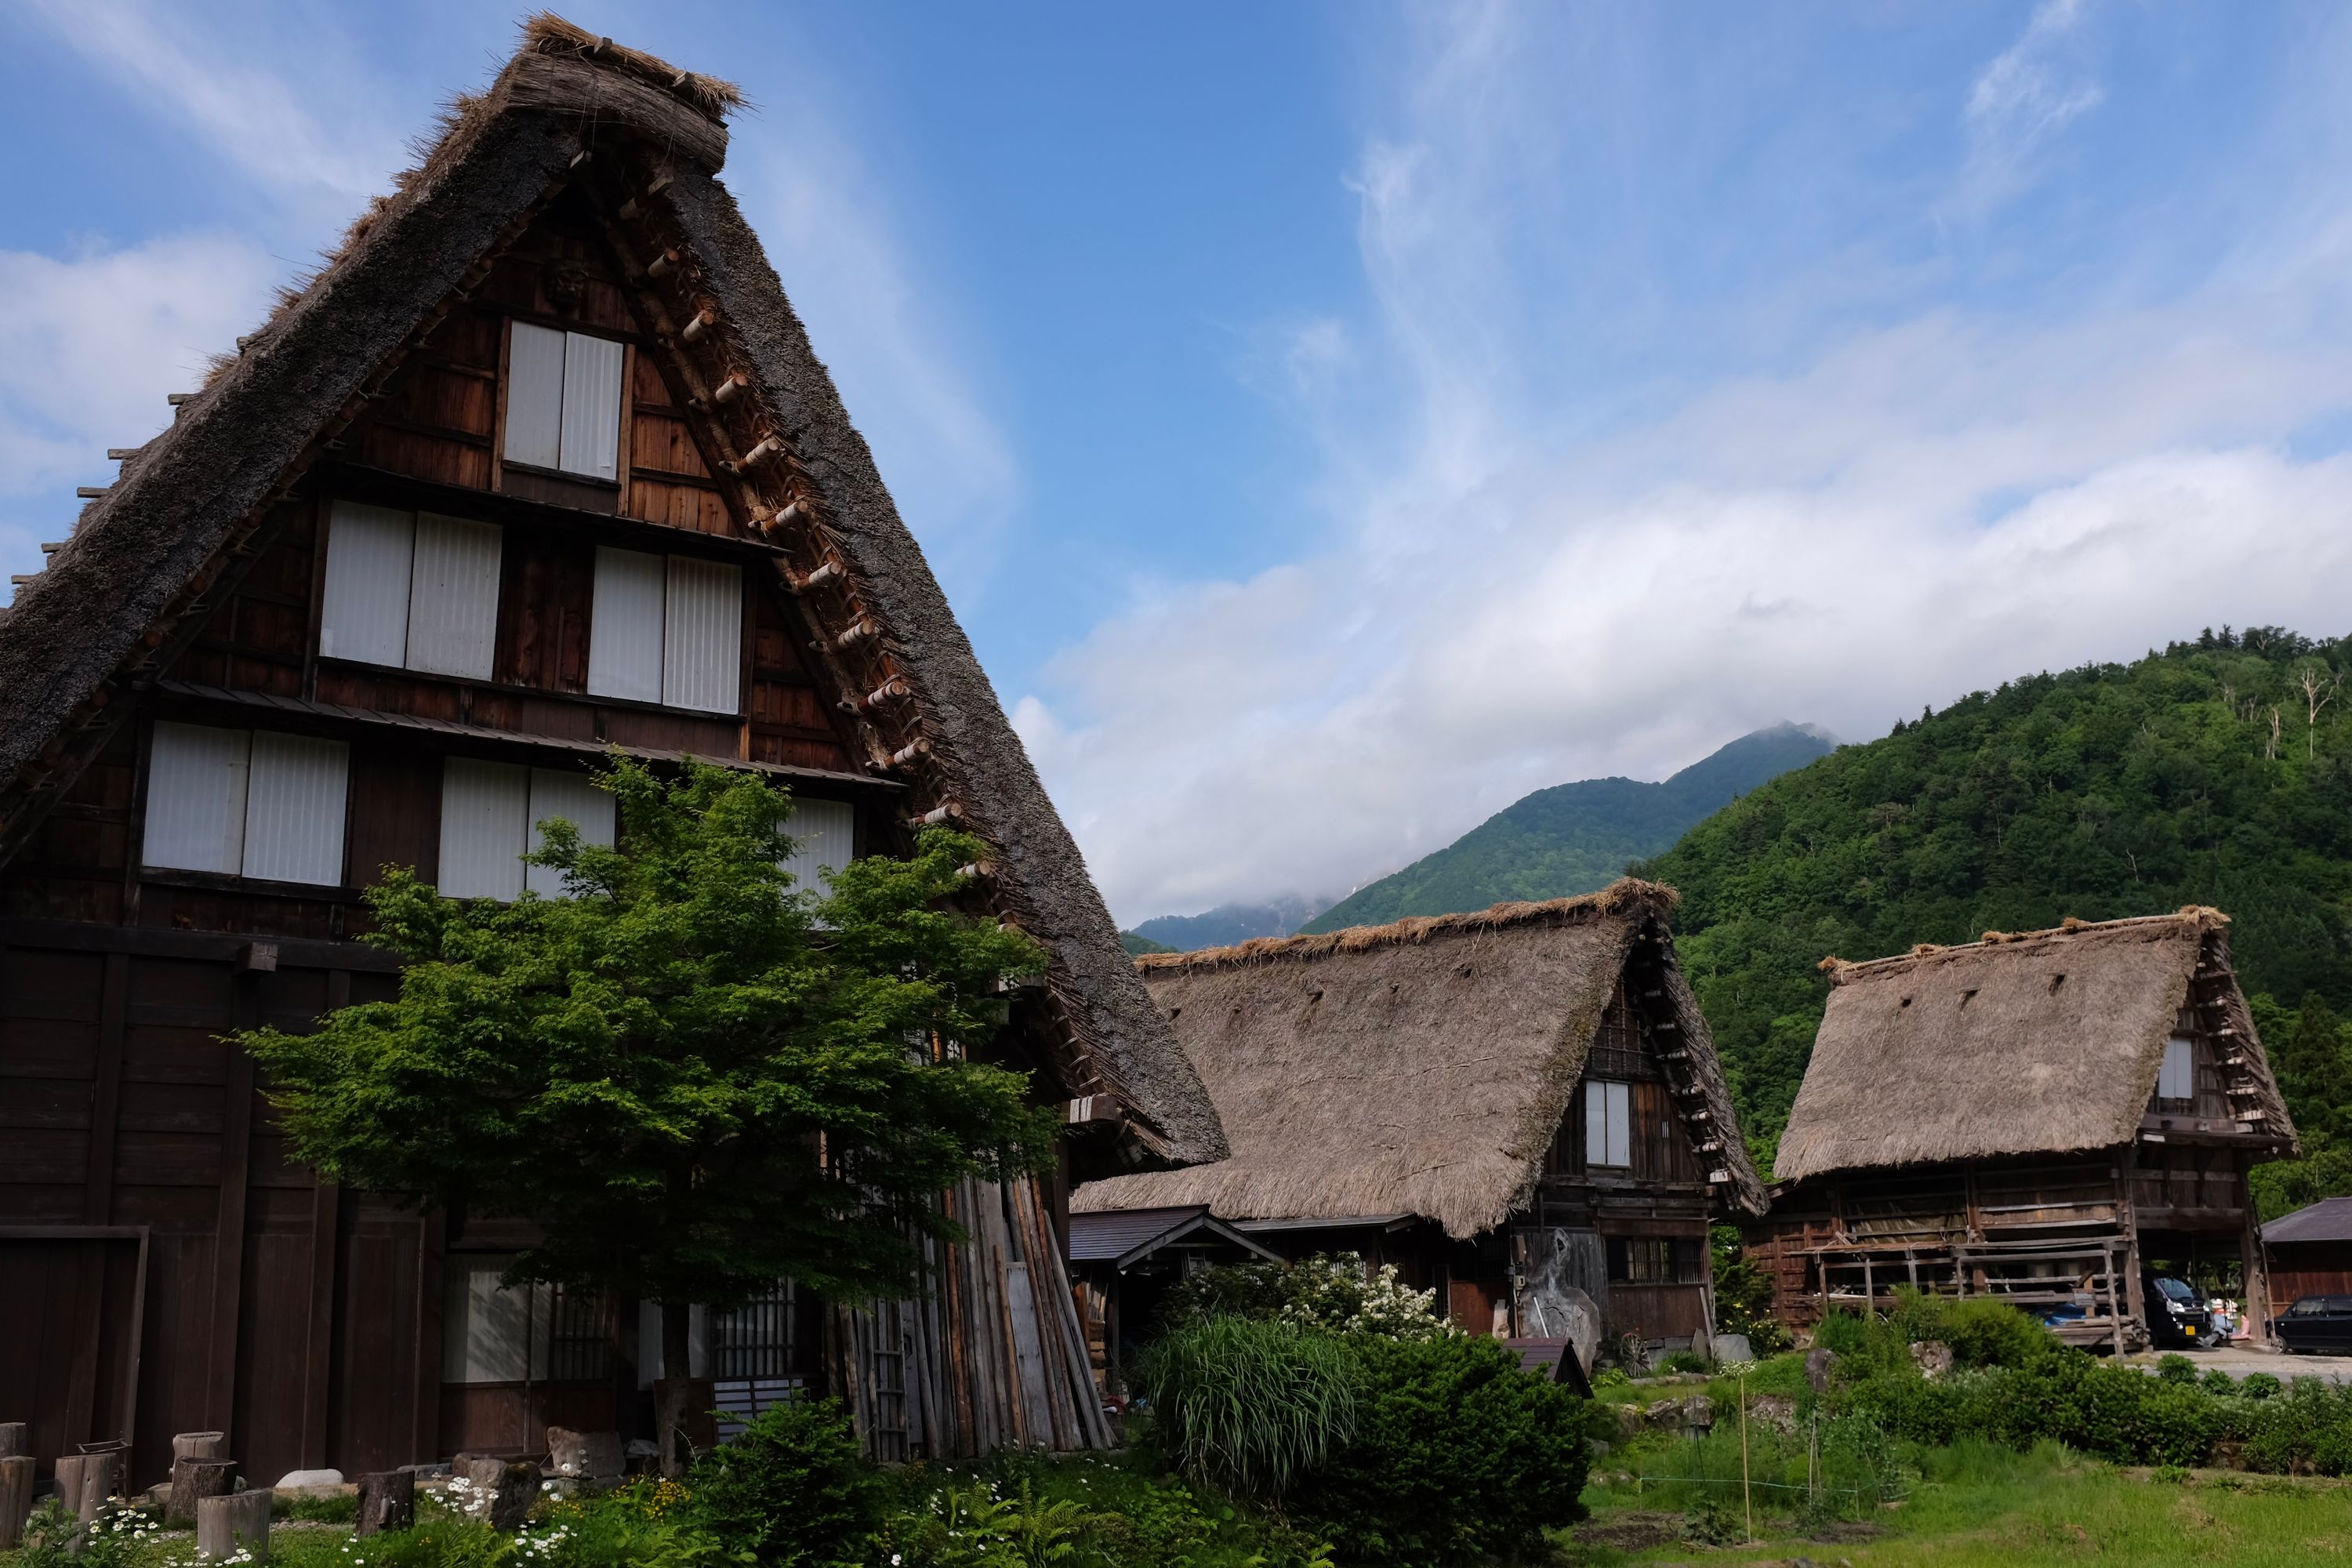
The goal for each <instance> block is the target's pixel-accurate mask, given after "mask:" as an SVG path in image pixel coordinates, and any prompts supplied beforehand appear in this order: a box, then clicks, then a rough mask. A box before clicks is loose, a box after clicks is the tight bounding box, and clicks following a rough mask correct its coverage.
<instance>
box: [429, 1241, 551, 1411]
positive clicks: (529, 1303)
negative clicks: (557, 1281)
mask: <svg viewBox="0 0 2352 1568" xmlns="http://www.w3.org/2000/svg"><path fill="white" fill-rule="evenodd" d="M513 1261H514V1260H513V1259H512V1258H481V1257H469V1256H467V1254H465V1253H454V1254H451V1255H450V1256H449V1258H448V1259H447V1260H446V1262H445V1263H444V1265H443V1268H445V1269H446V1274H447V1283H446V1285H444V1286H443V1288H442V1289H443V1296H442V1310H443V1314H444V1316H443V1325H442V1341H441V1343H442V1346H443V1350H442V1352H441V1378H442V1381H443V1382H444V1383H520V1382H521V1381H523V1378H524V1376H525V1375H526V1371H525V1364H524V1357H525V1355H526V1354H528V1355H529V1357H530V1363H531V1364H530V1367H529V1371H528V1375H530V1376H531V1377H534V1378H543V1377H545V1376H546V1375H547V1358H548V1341H549V1329H550V1327H551V1323H552V1321H553V1319H554V1312H555V1292H554V1289H553V1288H552V1287H550V1286H546V1285H530V1284H527V1285H517V1286H515V1287H514V1288H513V1289H499V1275H500V1274H502V1273H504V1272H505V1271H506V1268H507V1266H508V1265H509V1264H510V1263H512V1262H513Z"/></svg>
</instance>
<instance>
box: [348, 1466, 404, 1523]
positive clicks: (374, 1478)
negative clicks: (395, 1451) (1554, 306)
mask: <svg viewBox="0 0 2352 1568" xmlns="http://www.w3.org/2000/svg"><path fill="white" fill-rule="evenodd" d="M415 1522H416V1472H415V1470H378V1471H376V1472H375V1473H374V1474H373V1475H365V1476H362V1477H361V1478H360V1511H359V1518H358V1520H357V1521H356V1522H355V1523H354V1524H353V1525H352V1534H353V1535H354V1536H364V1535H373V1534H374V1533H375V1532H376V1531H379V1530H406V1529H407V1528H408V1527H409V1526H410V1525H412V1524H414V1523H415Z"/></svg>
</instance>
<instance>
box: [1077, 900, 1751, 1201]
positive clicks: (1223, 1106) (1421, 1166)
mask: <svg viewBox="0 0 2352 1568" xmlns="http://www.w3.org/2000/svg"><path fill="white" fill-rule="evenodd" d="M1674 902H1675V895H1674V892H1673V890H1672V889H1666V888H1661V887H1657V886H1654V885H1653V884H1650V883H1645V882H1637V881H1633V880H1631V879H1628V880H1624V881H1621V882H1618V883H1617V884H1615V885H1614V886H1612V887H1611V888H1608V889H1604V890H1603V891H1601V892H1599V893H1594V894H1591V895H1588V896H1586V897H1583V898H1577V899H1558V900H1550V901H1548V902H1544V903H1522V904H1498V905H1496V907H1495V908H1493V909H1491V910H1480V911H1478V912H1476V913H1475V914H1465V915H1443V916H1438V917H1435V918H1432V919H1414V920H1407V921H1397V922H1395V923H1394V924H1391V925H1384V926H1363V927H1355V928H1351V929H1349V930H1347V931H1332V932H1328V933H1326V934H1322V935H1317V936H1299V937H1282V938H1267V939H1262V940H1259V941H1255V942H1244V943H1241V944H1240V945H1238V946H1235V947H1228V948H1215V949H1211V950H1209V951H1207V952H1194V953H1172V954H1171V953H1153V954H1150V955H1147V956H1145V957H1143V958H1140V959H1139V960H1137V961H1136V962H1137V966H1138V967H1139V969H1141V970H1142V972H1143V973H1144V976H1145V979H1146V982H1147V983H1148V984H1150V988H1151V994H1152V997H1153V999H1154V1000H1156V1001H1157V1002H1159V1004H1160V1005H1161V1006H1162V1007H1163V1008H1164V1009H1166V1011H1167V1013H1168V1016H1169V1019H1170V1021H1171V1023H1172V1024H1173V1025H1174V1026H1175V1029H1176V1036H1177V1038H1178V1040H1179V1041H1180V1042H1181V1044H1182V1045H1183V1047H1184V1050H1185V1053H1186V1055H1187V1056H1189V1057H1190V1058H1192V1065H1193V1067H1194V1068H1195V1069H1196V1070H1198V1072H1199V1073H1200V1075H1201V1077H1202V1080H1203V1081H1204V1082H1206V1083H1207V1085H1208V1086H1209V1092H1210V1095H1211V1096H1212V1098H1213V1099H1214V1100H1215V1101H1216V1103H1217V1110H1218V1112H1219V1115H1220V1117H1221V1118H1222V1120H1223V1123H1224V1127H1225V1133H1226V1136H1227V1138H1228V1139H1229V1140H1230V1141H1231V1142H1232V1144H1233V1149H1234V1152H1233V1156H1232V1158H1230V1159H1228V1160H1225V1161H1223V1162H1221V1163H1217V1164H1213V1165H1202V1166H1196V1167H1194V1168H1192V1169H1191V1170H1185V1171H1173V1172H1155V1173H1144V1174H1139V1175H1131V1176H1118V1177H1114V1178H1112V1179H1110V1180H1108V1181H1102V1182H1095V1183H1091V1184H1087V1186H1085V1187H1082V1188H1080V1189H1079V1190H1078V1192H1077V1194H1075V1196H1074V1197H1073V1199H1072V1206H1073V1207H1074V1208H1076V1209H1078V1210H1081V1211H1100V1210H1109V1209H1129V1208H1145V1207H1152V1206H1157V1205H1175V1204H1206V1205H1209V1207H1210V1208H1211V1210H1212V1211H1213V1212H1214V1213H1215V1214H1216V1215H1219V1216H1220V1217H1222V1218H1226V1219H1347V1218H1353V1217H1356V1216H1359V1215H1381V1214H1415V1215H1423V1216H1424V1217H1426V1218H1429V1219H1433V1220H1435V1221H1437V1222H1438V1223H1439V1224H1441V1225H1442V1226H1444V1228H1445V1230H1446V1232H1447V1234H1448V1235H1451V1236H1454V1237H1468V1236H1475V1235H1476V1234H1477V1233H1479V1232H1480V1231H1484V1230H1488V1229H1492V1228H1493V1227H1494V1226H1497V1225H1499V1224H1501V1223H1502V1222H1503V1220H1504V1219H1505V1218H1506V1217H1507V1215H1509V1214H1510V1213H1511V1212H1512V1211H1513V1210H1514V1209H1515V1208H1517V1207H1518V1206H1519V1205H1522V1204H1524V1203H1525V1202H1526V1201H1527V1199H1528V1195H1529V1194H1531V1193H1532V1191H1533V1189H1534V1185H1535V1182H1536V1178H1537V1176H1538V1174H1539V1173H1540V1171H1541V1169H1542V1163H1543V1157H1544V1153H1545V1151H1546V1150H1547V1149H1549V1146H1550V1144H1551V1141H1552V1137H1553V1134H1554V1133H1555V1132H1556V1131H1558V1129H1559V1122H1560V1118H1561V1116H1562V1115H1563V1114H1565V1112H1566V1110H1567V1109H1568V1105H1569V1100H1570V1096H1571V1095H1572V1094H1573V1092H1574V1090H1575V1088H1576V1082H1577V1079H1579V1077H1580V1076H1581V1074H1582V1073H1583V1070H1584V1063H1585V1058H1586V1056H1587V1054H1588V1052H1589V1051H1590V1050H1591V1045H1592V1039H1593V1035H1594V1032H1595V1031H1596V1030H1597V1028H1598V1027H1599V1026H1600V1023H1601V1015H1602V1013H1603V1012H1604V1011H1605V1010H1606V1009H1607V1007H1608V1005H1609V1000H1610V997H1611V995H1612V993H1613V992H1614V990H1615V989H1616V985H1617V981H1618V976H1619V975H1620V974H1621V973H1622V972H1623V970H1624V967H1625V963H1626V959H1627V956H1628V954H1629V953H1630V952H1631V951H1632V949H1633V943H1634V942H1636V941H1637V940H1638V939H1640V938H1642V937H1643V936H1644V935H1645V934H1646V935H1650V936H1655V937H1659V938H1662V939H1663V938H1664V937H1665V936H1666V918H1667V916H1668V915H1669V914H1670V913H1671V911H1672V910H1673V908H1674ZM1666 951H1667V968H1666V984H1665V986H1664V990H1665V993H1666V994H1665V996H1664V1005H1665V1006H1666V1007H1667V1008H1668V1009H1669V1010H1670V1011H1671V1013H1672V1015H1673V1016H1674V1019H1675V1023H1676V1024H1677V1026H1679V1028H1680V1030H1681V1032H1682V1036H1683V1037H1684V1039H1685V1042H1686V1043H1687V1045H1688V1046H1689V1047H1690V1050H1691V1053H1692V1056H1693V1058H1694V1062H1695V1065H1696V1068H1697V1072H1698V1077H1699V1079H1700V1081H1701V1082H1702V1084H1703V1085H1704V1087H1705V1089H1706V1098H1707V1104H1708V1108H1709V1110H1711V1111H1712V1112H1713V1114H1714V1117H1715V1119H1716V1123H1717V1125H1718V1126H1719V1127H1721V1128H1723V1129H1724V1130H1726V1131H1727V1134H1728V1137H1727V1145H1728V1147H1727V1152H1726V1153H1725V1154H1724V1155H1723V1156H1721V1159H1722V1161H1723V1163H1724V1164H1725V1166H1726V1168H1727V1171H1728V1173H1729V1174H1730V1175H1731V1178H1732V1192H1731V1193H1730V1194H1728V1195H1729V1196H1730V1198H1731V1201H1733V1202H1734V1203H1736V1204H1738V1205H1742V1206H1748V1207H1751V1208H1757V1209H1760V1207H1761V1205H1762V1199H1763V1194H1762V1187H1761V1184H1759V1182H1758V1181H1757V1179H1756V1173H1755V1172H1754V1170H1753V1169H1752V1168H1750V1167H1749V1165H1748V1162H1747V1157H1746V1154H1745V1152H1744V1151H1742V1150H1740V1149H1739V1148H1738V1120H1737V1117H1736V1115H1735V1113H1734V1112H1733V1110H1732V1107H1731V1099H1730V1094H1729V1092H1728V1090H1727V1088H1726V1087H1725V1084H1724V1082H1723V1077H1722V1073H1721V1070H1720V1069H1719V1068H1718V1067H1717V1063H1716V1060H1715V1051H1714V1046H1713V1043H1712V1041H1711V1040H1710V1038H1709V1037H1708V1035H1707V1032H1706V1021H1705V1020H1704V1019H1703V1018H1701V1017H1700V1016H1699V1012H1698V1006H1697V1004H1696V1001H1695V1000H1694V999H1693V997H1692V996H1691V994H1690V989H1689V987H1688V986H1687V985H1685V984H1683V981H1682V976H1681V974H1680V973H1679V971H1677V970H1675V968H1674V967H1673V963H1672V949H1671V947H1670V946H1669V947H1668V949H1667V950H1666Z"/></svg>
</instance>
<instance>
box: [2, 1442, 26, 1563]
mask: <svg viewBox="0 0 2352 1568" xmlns="http://www.w3.org/2000/svg"><path fill="white" fill-rule="evenodd" d="M32 1511H33V1456H32V1455H30V1454H9V1455H6V1456H0V1552H8V1551H13V1550H15V1548H16V1547H17V1546H18V1545H20V1544H21V1543H22V1542H23V1541H24V1539H25V1521H26V1518H27V1517H29V1516H30V1515H31V1513H32Z"/></svg>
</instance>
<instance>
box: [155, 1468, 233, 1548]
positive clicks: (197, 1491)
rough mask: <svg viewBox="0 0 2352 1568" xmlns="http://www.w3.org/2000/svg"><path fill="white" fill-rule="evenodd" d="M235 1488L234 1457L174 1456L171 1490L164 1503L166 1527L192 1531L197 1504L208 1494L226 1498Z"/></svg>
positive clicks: (164, 1522)
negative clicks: (186, 1457)
mask: <svg viewBox="0 0 2352 1568" xmlns="http://www.w3.org/2000/svg"><path fill="white" fill-rule="evenodd" d="M235 1490H236V1460H235V1459H174V1460H173V1461H172V1490H171V1494H170V1497H169V1499H168V1500H166V1501H165V1502H164V1504H163V1527H164V1528H165V1529H166V1530H192V1529H194V1527H195V1522H196V1505H197V1504H198V1503H200V1502H202V1501H204V1500H205V1499H206V1498H208V1497H226V1496H228V1494H229V1493H230V1492H232V1491H235Z"/></svg>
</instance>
